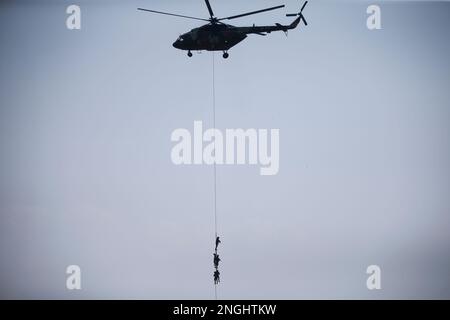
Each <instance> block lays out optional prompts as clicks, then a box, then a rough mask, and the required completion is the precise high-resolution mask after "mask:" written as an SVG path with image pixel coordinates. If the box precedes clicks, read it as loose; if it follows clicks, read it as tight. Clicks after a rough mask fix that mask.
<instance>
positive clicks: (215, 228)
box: [212, 51, 217, 300]
mask: <svg viewBox="0 0 450 320" xmlns="http://www.w3.org/2000/svg"><path fill="white" fill-rule="evenodd" d="M212 91H213V92H212V100H213V101H212V104H213V128H214V129H216V69H215V54H214V51H213V52H212ZM216 154H217V153H216V139H215V138H214V168H213V170H214V241H216V238H217V166H216V161H215V160H216V159H215V156H216ZM216 253H217V252H216ZM214 298H215V300H217V284H216V283H214Z"/></svg>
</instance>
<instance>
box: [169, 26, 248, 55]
mask: <svg viewBox="0 0 450 320" xmlns="http://www.w3.org/2000/svg"><path fill="white" fill-rule="evenodd" d="M240 29H241V28H239V27H235V26H231V25H226V24H206V25H204V26H202V27H199V28H195V29H192V30H191V31H189V32H187V33H185V34H183V35H181V36H180V37H179V38H178V39H177V40H176V41H175V42H174V43H173V46H174V47H175V48H177V49H180V50H193V51H195V50H197V51H201V50H207V51H227V50H229V49H230V48H232V47H234V46H235V45H237V44H238V43H239V42H241V41H243V40H244V39H245V38H247V34H246V33H245V32H242V30H240Z"/></svg>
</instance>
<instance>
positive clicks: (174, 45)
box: [172, 40, 180, 49]
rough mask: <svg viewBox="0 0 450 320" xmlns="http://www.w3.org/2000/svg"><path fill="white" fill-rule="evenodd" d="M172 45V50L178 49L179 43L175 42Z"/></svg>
mask: <svg viewBox="0 0 450 320" xmlns="http://www.w3.org/2000/svg"><path fill="white" fill-rule="evenodd" d="M172 45H173V47H174V48H176V49H180V41H178V40H177V41H175V42H174V43H173V44H172Z"/></svg>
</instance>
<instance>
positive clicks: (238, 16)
mask: <svg viewBox="0 0 450 320" xmlns="http://www.w3.org/2000/svg"><path fill="white" fill-rule="evenodd" d="M284 7H285V6H284V4H283V5H281V6H276V7H272V8H267V9H262V10H258V11H252V12H248V13H243V14H238V15H236V16H231V17H226V18H220V19H219V21H221V20H231V19H236V18H242V17H246V16H250V15H252V14H257V13H262V12H266V11H272V10H276V9H281V8H284Z"/></svg>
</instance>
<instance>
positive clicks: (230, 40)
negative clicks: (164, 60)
mask: <svg viewBox="0 0 450 320" xmlns="http://www.w3.org/2000/svg"><path fill="white" fill-rule="evenodd" d="M205 3H206V6H207V8H208V11H209V15H210V18H209V19H204V18H197V17H190V16H185V15H179V14H174V13H168V12H162V11H155V10H150V9H144V8H138V10H141V11H146V12H151V13H157V14H163V15H168V16H174V17H180V18H186V19H193V20H200V21H207V22H209V23H208V24H205V25H203V26H201V27H199V28H195V29H192V30H191V31H189V32H187V33H185V34H182V35H181V36H180V37H179V38H178V39H177V40H176V41H175V42H174V43H173V46H174V47H175V48H176V49H180V50H185V51H186V50H187V51H188V53H187V55H188V57H192V51H202V50H207V51H223V57H224V59H227V58H228V57H229V54H228V50H229V49H231V48H232V47H234V46H235V45H237V44H238V43H240V42H241V41H243V40H244V39H245V38H247V35H249V34H257V35H260V36H266V35H267V34H268V33H272V32H275V31H283V32H284V33H286V34H287V32H288V30H292V29H295V28H297V26H298V25H299V23H300V21H303V23H304V24H305V26H307V25H308V23H307V22H306V19H305V18H304V16H303V13H302V12H303V9H305V6H306V5H307V3H308V1H306V2H305V3H304V4H303V6H302V8H301V9H300V12H298V13H291V14H287V15H286V16H287V17H298V18H297V19H295V20H294V21H293V22H292V23H291V24H290V25H281V24H279V23H276V24H275V26H255V25H253V26H251V27H235V26H232V25H229V24H225V23H223V22H222V21H224V20H233V19H237V18H242V17H246V16H250V15H254V14H258V13H263V12H267V11H272V10H277V9H281V8H284V7H285V6H284V5H279V6H276V7H271V8H267V9H262V10H257V11H252V12H247V13H242V14H238V15H234V16H230V17H225V18H216V16H215V15H214V12H213V9H212V7H211V4H210V3H209V0H205Z"/></svg>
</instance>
